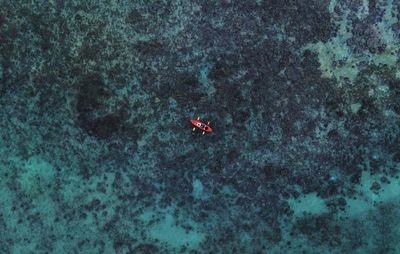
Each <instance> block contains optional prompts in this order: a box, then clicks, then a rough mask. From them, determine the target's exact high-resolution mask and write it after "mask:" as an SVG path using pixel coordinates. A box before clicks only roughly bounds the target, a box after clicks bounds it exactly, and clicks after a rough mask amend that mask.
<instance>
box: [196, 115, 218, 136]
mask: <svg viewBox="0 0 400 254" xmlns="http://www.w3.org/2000/svg"><path fill="white" fill-rule="evenodd" d="M191 122H192V124H193V125H194V126H195V127H194V128H193V132H194V131H195V130H196V128H198V129H200V130H202V131H203V134H205V133H206V132H207V133H211V132H212V131H213V130H212V128H211V127H210V126H209V124H210V122H208V123H207V124H205V123H203V122H201V121H200V117H198V118H197V120H191Z"/></svg>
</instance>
